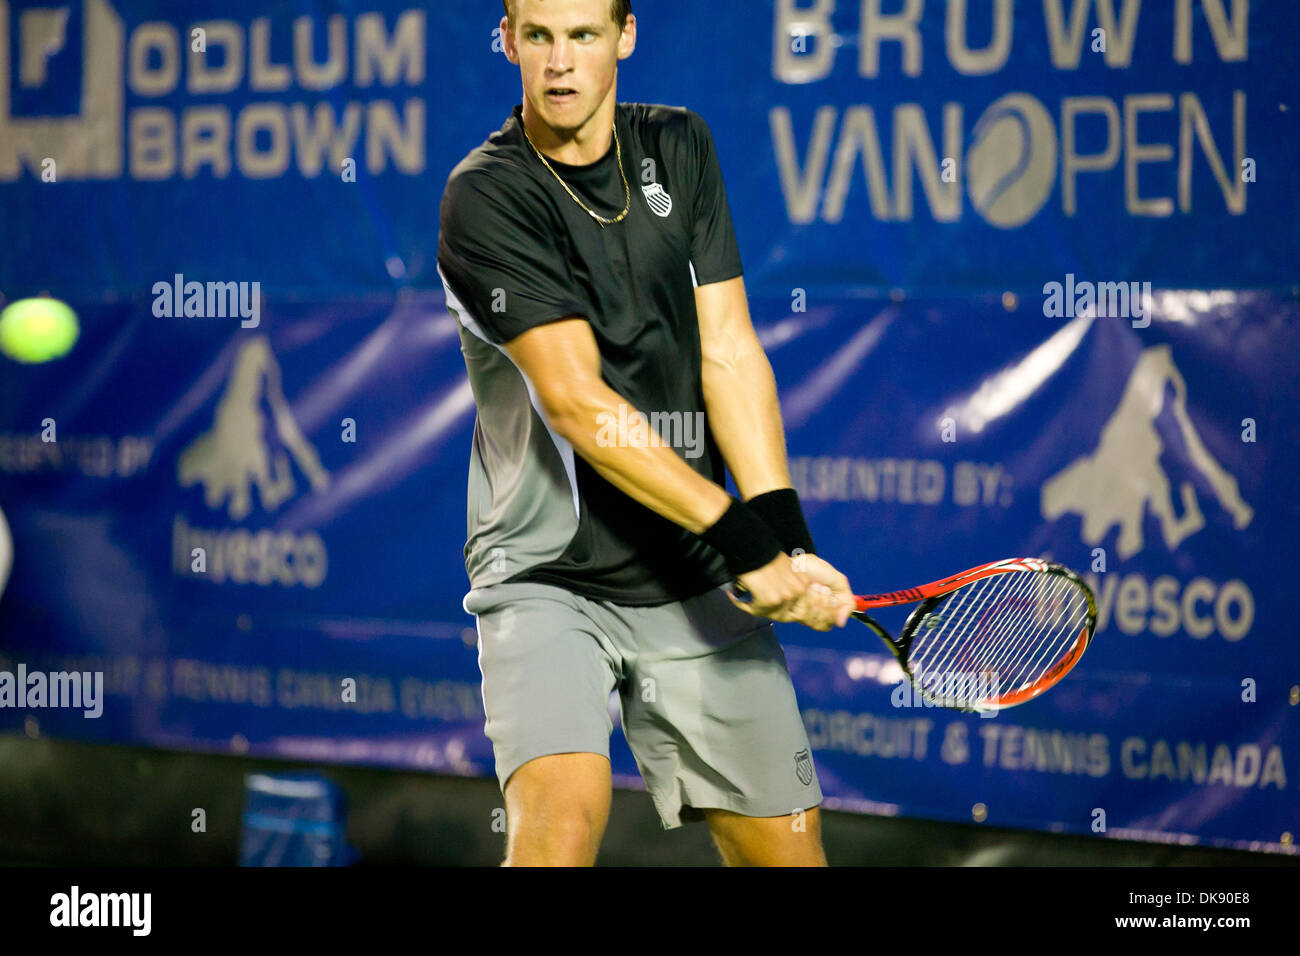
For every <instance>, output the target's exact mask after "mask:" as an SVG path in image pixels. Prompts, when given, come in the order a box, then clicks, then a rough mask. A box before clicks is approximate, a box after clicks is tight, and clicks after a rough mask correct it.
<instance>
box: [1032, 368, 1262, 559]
mask: <svg viewBox="0 0 1300 956" xmlns="http://www.w3.org/2000/svg"><path fill="white" fill-rule="evenodd" d="M1171 390H1172V394H1173V401H1172V402H1171V403H1170V405H1171V408H1170V411H1171V413H1172V415H1173V419H1174V421H1175V422H1176V423H1177V426H1178V432H1179V434H1180V435H1181V437H1182V441H1183V445H1184V446H1185V447H1186V449H1187V456H1188V463H1189V464H1190V465H1192V466H1194V467H1195V468H1196V469H1197V470H1198V471H1199V472H1200V473H1201V475H1202V476H1203V477H1204V478H1205V480H1206V481H1207V482H1208V483H1209V485H1210V488H1211V489H1212V490H1213V491H1214V495H1215V497H1216V498H1217V499H1218V502H1219V505H1220V507H1222V508H1223V510H1224V511H1226V512H1228V514H1230V515H1231V516H1232V520H1233V526H1234V527H1235V528H1237V529H1238V530H1240V529H1241V528H1244V527H1246V526H1247V525H1248V524H1250V522H1251V519H1252V518H1253V517H1254V511H1253V510H1252V509H1251V507H1250V506H1249V505H1248V504H1246V502H1244V501H1243V500H1242V498H1241V494H1240V492H1239V491H1238V488H1237V480H1236V478H1234V477H1233V476H1232V475H1231V474H1229V473H1228V472H1227V471H1226V470H1225V469H1224V468H1223V466H1222V465H1220V464H1219V462H1218V461H1216V460H1215V458H1214V456H1213V455H1211V454H1210V452H1209V451H1208V450H1207V449H1206V447H1205V444H1204V442H1202V441H1201V436H1200V435H1199V434H1198V433H1197V431H1196V427H1195V426H1194V425H1193V424H1192V420H1191V418H1190V417H1188V414H1187V383H1186V381H1184V379H1183V376H1182V373H1181V372H1179V371H1178V366H1176V365H1175V364H1174V361H1173V357H1172V355H1171V353H1170V350H1169V346H1168V345H1156V346H1152V347H1151V348H1149V349H1147V350H1146V351H1145V352H1143V353H1142V356H1141V357H1140V358H1139V359H1138V362H1137V365H1136V366H1135V367H1134V369H1133V373H1132V375H1130V376H1129V380H1128V384H1127V385H1126V386H1125V388H1124V395H1123V397H1122V398H1121V399H1120V403H1119V406H1118V407H1117V408H1116V409H1115V413H1114V414H1113V415H1112V416H1111V418H1110V421H1108V422H1107V423H1106V425H1105V427H1104V428H1103V429H1102V432H1101V440H1100V442H1099V443H1098V445H1097V448H1096V450H1095V451H1094V452H1093V453H1092V454H1090V455H1084V456H1083V457H1082V458H1079V459H1078V460H1077V461H1075V462H1073V463H1072V464H1070V465H1069V466H1067V467H1066V468H1064V469H1063V470H1062V471H1060V472H1058V473H1057V474H1055V475H1053V476H1052V477H1051V478H1049V479H1048V480H1047V481H1046V482H1045V483H1044V484H1043V490H1042V499H1041V507H1042V514H1043V517H1044V518H1046V519H1048V520H1053V519H1056V518H1059V517H1060V516H1061V515H1063V514H1065V513H1066V512H1072V513H1074V514H1078V515H1080V516H1081V517H1082V518H1083V540H1084V541H1085V542H1087V543H1088V544H1090V545H1097V544H1100V543H1101V541H1102V539H1103V538H1105V537H1106V535H1107V534H1108V533H1109V532H1110V529H1111V528H1112V527H1114V526H1115V525H1118V526H1119V529H1120V535H1119V542H1118V551H1119V556H1120V557H1121V558H1130V557H1132V556H1133V555H1135V554H1137V553H1138V552H1139V551H1141V550H1142V549H1143V547H1144V545H1145V542H1144V540H1143V532H1142V522H1143V519H1144V517H1145V515H1146V510H1147V508H1148V507H1149V508H1150V509H1151V513H1152V514H1153V515H1155V517H1156V519H1157V520H1158V521H1159V523H1160V530H1161V533H1162V535H1163V537H1164V540H1165V546H1166V547H1168V548H1169V550H1171V551H1172V550H1173V549H1174V548H1176V547H1178V545H1179V544H1181V543H1182V542H1183V541H1184V540H1186V539H1187V538H1188V537H1189V536H1191V535H1193V534H1195V533H1196V532H1197V531H1200V530H1201V528H1203V527H1205V515H1204V514H1203V513H1202V512H1201V506H1200V502H1199V501H1198V500H1197V497H1196V489H1195V487H1194V486H1193V484H1192V482H1191V481H1183V482H1181V483H1180V485H1179V494H1180V496H1181V499H1182V516H1181V517H1179V515H1178V513H1177V512H1176V511H1175V510H1174V502H1173V496H1172V494H1171V483H1170V481H1169V476H1168V475H1166V474H1165V471H1164V469H1163V468H1161V466H1160V455H1161V453H1162V452H1163V451H1164V449H1165V444H1164V441H1163V440H1162V438H1161V436H1160V432H1159V430H1158V429H1157V424H1156V423H1157V419H1158V418H1159V416H1160V414H1161V413H1162V411H1163V410H1164V408H1165V404H1166V396H1167V394H1168V393H1169V392H1170V391H1171Z"/></svg>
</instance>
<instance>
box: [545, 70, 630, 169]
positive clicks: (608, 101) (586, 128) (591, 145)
mask: <svg viewBox="0 0 1300 956" xmlns="http://www.w3.org/2000/svg"><path fill="white" fill-rule="evenodd" d="M615 91H616V87H610V90H609V95H608V96H606V97H605V102H603V103H601V105H600V108H599V109H597V110H596V112H595V113H593V114H592V117H591V119H589V120H588V121H587V122H586V123H584V124H583V125H582V126H581V127H580V128H578V129H577V130H557V129H554V128H552V127H550V126H548V125H547V124H546V121H545V120H544V119H542V118H541V116H539V115H538V114H537V113H535V112H534V111H533V110H532V109H531V107H530V104H529V102H528V100H527V99H526V98H525V100H524V108H523V120H524V129H525V130H527V131H528V136H529V138H530V139H531V140H532V141H533V143H534V144H536V146H537V148H538V149H539V150H541V152H542V154H543V155H544V156H545V157H546V158H547V159H553V160H555V161H557V162H561V163H566V164H568V165H570V166H589V165H590V164H592V163H594V162H596V161H597V160H599V159H600V158H601V157H603V156H604V155H605V154H606V153H607V152H609V148H610V146H611V145H612V144H613V142H614V139H613V133H612V129H613V126H614V108H615V106H616V105H617V99H616V97H615Z"/></svg>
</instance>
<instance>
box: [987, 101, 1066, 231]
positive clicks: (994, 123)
mask: <svg viewBox="0 0 1300 956" xmlns="http://www.w3.org/2000/svg"><path fill="white" fill-rule="evenodd" d="M973 138H974V143H972V144H971V147H970V149H969V150H967V152H966V183H967V188H968V189H969V191H970V199H971V204H972V205H973V206H974V207H975V209H976V210H978V212H979V214H980V215H981V216H983V217H984V218H985V219H987V220H988V221H989V222H990V223H991V224H992V225H994V226H998V227H999V228H1001V229H1012V228H1014V227H1016V226H1021V225H1024V224H1025V223H1026V222H1028V221H1029V220H1030V219H1032V218H1033V217H1034V215H1035V214H1036V213H1037V212H1038V210H1039V209H1041V208H1043V203H1045V202H1046V201H1047V197H1048V195H1049V194H1050V193H1051V191H1052V186H1053V185H1054V184H1055V183H1056V127H1055V126H1054V125H1053V124H1052V117H1051V116H1050V115H1048V112H1047V110H1046V109H1044V108H1043V104H1042V103H1040V102H1038V100H1036V99H1034V98H1033V97H1032V96H1030V95H1029V94H1028V93H1008V94H1007V95H1006V96H1004V97H1002V98H1001V99H999V100H997V101H996V102H994V103H993V104H992V105H991V106H990V107H989V108H988V109H986V110H985V111H984V115H983V116H981V117H980V118H979V122H978V123H976V124H975V131H974V134H973Z"/></svg>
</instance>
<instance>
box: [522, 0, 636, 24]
mask: <svg viewBox="0 0 1300 956" xmlns="http://www.w3.org/2000/svg"><path fill="white" fill-rule="evenodd" d="M501 5H502V6H503V7H505V8H506V21H507V22H508V23H509V24H510V29H512V30H513V29H514V28H515V4H514V0H501ZM631 14H632V0H609V15H610V17H611V18H612V19H613V21H614V26H616V27H618V28H619V29H620V30H622V29H623V24H625V23H627V18H628V17H629V16H631Z"/></svg>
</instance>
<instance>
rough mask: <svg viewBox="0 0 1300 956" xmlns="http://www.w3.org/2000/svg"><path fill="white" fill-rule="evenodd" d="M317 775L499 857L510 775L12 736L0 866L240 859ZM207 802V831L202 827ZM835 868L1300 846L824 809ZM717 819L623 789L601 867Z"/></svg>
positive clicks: (670, 853) (4, 746)
mask: <svg viewBox="0 0 1300 956" xmlns="http://www.w3.org/2000/svg"><path fill="white" fill-rule="evenodd" d="M304 769H307V770H315V771H319V772H321V773H323V774H324V775H326V776H328V777H329V778H331V779H332V780H334V781H335V782H336V783H338V784H339V785H340V786H341V787H343V789H344V790H345V791H346V793H347V799H348V806H349V818H348V841H349V843H351V844H352V845H353V846H354V847H356V848H357V849H358V850H359V851H360V854H361V855H360V860H359V863H358V865H360V866H409V865H417V866H495V865H497V864H499V863H500V862H501V858H502V855H503V853H504V847H505V837H504V834H503V833H500V832H496V831H495V830H494V828H493V821H494V819H496V820H498V821H499V820H500V819H501V818H502V817H503V811H501V810H500V808H502V807H503V806H504V801H503V800H502V798H501V793H500V791H499V789H498V787H497V784H496V780H495V779H479V778H464V777H447V776H434V775H431V774H419V773H405V772H396V771H390V770H376V769H369V768H360V767H344V766H333V765H331V766H320V765H307V764H301V763H296V762H295V763H291V762H286V761H273V760H254V759H248V758H241V757H233V756H218V755H207V754H193V753H179V752H173V751H163V750H152V749H147V748H133V747H121V746H116V745H114V746H108V745H97V744H87V743H81V742H70V741H62V740H50V739H37V740H31V739H28V738H26V737H24V736H22V735H17V734H0V865H11V866H12V865H18V866H23V865H59V866H86V865H90V866H97V865H114V866H151V865H153V866H159V865H164V866H231V865H234V864H235V863H236V862H237V852H238V842H239V825H240V815H241V813H242V810H243V800H244V776H245V774H247V773H250V772H257V771H266V772H283V771H298V770H304ZM196 808H202V809H203V810H204V811H205V813H206V819H207V832H206V833H195V832H193V830H192V828H191V820H192V819H193V812H194V810H195V809H196ZM823 841H824V843H825V846H826V855H827V858H828V860H829V862H830V863H831V865H832V866H872V865H889V866H1295V865H1298V864H1300V856H1281V855H1277V854H1261V853H1243V852H1236V851H1230V850H1217V849H1208V848H1204V847H1190V846H1178V845H1170V844H1150V843H1131V842H1125V841H1120V840H1108V839H1104V838H1100V837H1097V838H1091V837H1076V836H1059V835H1053V834H1044V833H1035V832H1028V831H1020V830H996V829H992V828H988V827H982V826H977V825H974V824H970V825H962V824H953V823H938V822H933V821H928V820H910V819H908V820H904V819H898V818H890V817H875V816H864V815H860V814H852V813H831V812H827V813H824V814H823ZM719 863H720V861H719V858H718V855H717V852H716V850H715V849H714V848H713V845H712V842H711V840H710V838H709V833H708V829H707V828H706V827H705V825H704V824H702V823H699V824H688V825H687V826H684V827H682V828H680V829H677V830H671V831H665V830H664V829H662V827H661V826H660V823H659V818H658V817H657V816H656V815H655V812H654V808H653V806H652V805H651V803H650V798H649V796H647V795H646V794H645V793H644V792H640V791H630V790H615V791H614V802H613V807H612V810H611V813H610V821H609V826H608V828H607V830H606V833H605V840H604V843H603V845H602V848H601V854H600V859H599V865H602V866H717V865H719Z"/></svg>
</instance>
